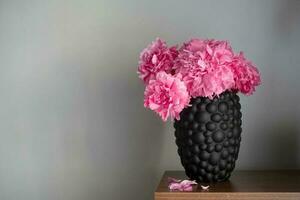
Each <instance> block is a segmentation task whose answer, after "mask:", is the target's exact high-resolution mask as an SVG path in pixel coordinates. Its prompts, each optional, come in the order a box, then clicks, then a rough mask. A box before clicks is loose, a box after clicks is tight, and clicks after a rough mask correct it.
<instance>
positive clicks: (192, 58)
mask: <svg viewBox="0 0 300 200" xmlns="http://www.w3.org/2000/svg"><path fill="white" fill-rule="evenodd" d="M233 57H234V54H233V51H232V49H231V47H230V46H229V44H228V43H227V42H226V41H218V40H200V39H192V40H190V41H189V42H187V43H185V44H184V45H183V47H182V48H180V50H179V54H178V57H177V59H176V61H175V65H174V69H175V71H176V73H180V74H182V76H183V80H184V81H185V83H186V84H187V88H188V91H189V93H190V95H191V96H192V97H198V96H203V97H210V98H212V97H213V96H215V95H219V94H221V93H222V92H224V91H225V90H228V89H231V88H232V87H233V86H234V77H233V72H232V70H231V68H230V67H229V64H230V63H231V61H232V60H233Z"/></svg>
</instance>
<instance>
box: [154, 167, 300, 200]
mask: <svg viewBox="0 0 300 200" xmlns="http://www.w3.org/2000/svg"><path fill="white" fill-rule="evenodd" d="M168 177H173V178H177V179H188V178H187V177H186V175H185V173H184V172H183V171H166V172H165V173H164V175H163V177H162V179H161V181H160V183H159V185H158V187H157V189H156V191H155V200H173V199H174V200H219V199H220V200H238V199H239V200H300V170H276V171H234V172H233V173H232V176H231V177H230V180H229V181H225V182H221V183H214V184H209V186H210V187H209V191H203V190H201V187H200V186H199V187H197V186H195V188H194V189H193V191H192V192H176V191H170V190H169V188H168ZM203 185H207V184H203Z"/></svg>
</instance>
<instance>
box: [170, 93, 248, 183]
mask: <svg viewBox="0 0 300 200" xmlns="http://www.w3.org/2000/svg"><path fill="white" fill-rule="evenodd" d="M190 104H191V106H189V107H187V108H185V109H184V110H183V111H182V112H181V113H180V120H175V122H174V127H175V137H176V144H177V146H178V154H179V156H180V159H181V163H182V165H183V167H184V169H185V172H186V175H187V176H188V177H189V178H190V179H192V180H196V181H197V182H220V181H225V180H227V179H228V178H229V177H230V174H231V172H232V171H233V169H234V167H235V161H236V159H237V158H238V153H239V148H240V141H241V132H242V128H241V124H242V120H241V118H242V113H241V105H240V103H239V96H238V95H237V94H236V93H235V92H229V91H226V92H223V93H222V94H220V95H219V97H214V98H213V99H209V98H206V97H197V98H193V99H192V100H191V102H190Z"/></svg>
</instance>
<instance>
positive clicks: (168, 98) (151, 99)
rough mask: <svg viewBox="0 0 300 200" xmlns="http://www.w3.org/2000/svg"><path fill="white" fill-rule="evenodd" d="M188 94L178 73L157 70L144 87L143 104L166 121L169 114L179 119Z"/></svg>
mask: <svg viewBox="0 0 300 200" xmlns="http://www.w3.org/2000/svg"><path fill="white" fill-rule="evenodd" d="M189 101H190V96H189V94H188V92H187V88H186V86H185V84H184V82H183V81H182V80H181V79H180V74H177V75H176V76H172V75H171V74H167V73H166V72H159V73H157V75H156V79H151V80H150V81H149V84H148V85H147V86H146V89H145V98H144V106H145V107H147V108H150V109H151V110H153V111H155V112H156V113H157V114H159V116H160V117H161V118H162V119H163V121H166V120H167V118H168V117H169V116H170V117H171V118H172V119H174V118H176V119H178V120H179V118H180V116H179V113H180V112H181V111H182V110H183V109H184V108H185V107H186V106H187V105H188V103H189Z"/></svg>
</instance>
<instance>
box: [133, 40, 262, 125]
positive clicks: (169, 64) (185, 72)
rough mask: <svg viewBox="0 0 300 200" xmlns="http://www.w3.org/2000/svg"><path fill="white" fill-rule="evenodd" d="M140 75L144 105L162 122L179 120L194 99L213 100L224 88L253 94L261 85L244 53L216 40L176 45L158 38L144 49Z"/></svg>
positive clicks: (254, 68)
mask: <svg viewBox="0 0 300 200" xmlns="http://www.w3.org/2000/svg"><path fill="white" fill-rule="evenodd" d="M138 75H139V77H140V78H141V79H142V80H143V82H144V84H145V86H146V88H145V93H144V95H145V98H144V106H145V107H147V108H150V109H151V110H153V111H155V112H156V113H157V114H159V116H160V117H161V118H162V119H163V121H166V120H167V119H168V117H170V118H171V119H174V118H175V119H177V120H179V118H180V112H181V111H182V110H183V109H184V108H185V107H187V106H189V103H190V99H191V98H196V97H208V98H210V99H212V98H214V97H216V96H218V95H220V94H221V93H223V92H225V91H236V92H242V93H244V94H245V95H251V94H252V93H253V92H254V91H255V87H256V86H258V85H259V84H260V75H259V72H258V70H257V68H256V67H255V66H254V65H253V64H252V63H251V62H250V61H249V60H247V59H246V58H245V57H244V54H243V53H242V52H240V53H238V54H235V53H234V52H233V50H232V48H231V46H230V45H229V43H228V42H227V41H220V40H213V39H205V40H203V39H191V40H190V41H188V42H186V43H184V44H183V45H182V46H181V47H180V48H177V46H172V47H168V46H167V44H166V42H164V41H162V40H161V39H159V38H157V39H156V40H155V41H153V42H152V43H151V44H150V45H149V46H148V47H147V48H146V49H144V50H143V51H142V52H141V54H140V60H139V66H138Z"/></svg>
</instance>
